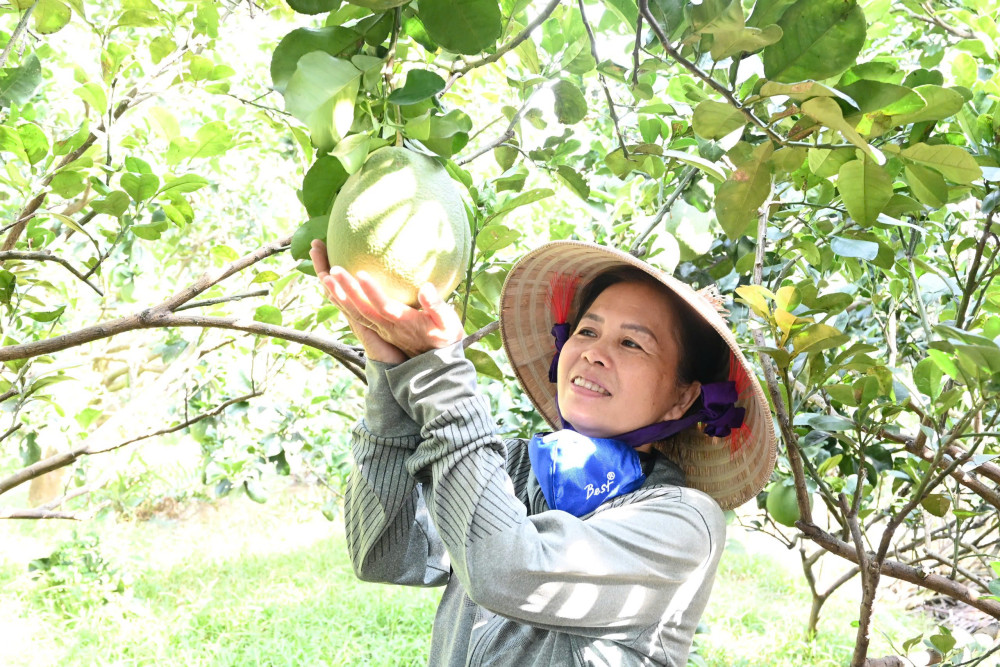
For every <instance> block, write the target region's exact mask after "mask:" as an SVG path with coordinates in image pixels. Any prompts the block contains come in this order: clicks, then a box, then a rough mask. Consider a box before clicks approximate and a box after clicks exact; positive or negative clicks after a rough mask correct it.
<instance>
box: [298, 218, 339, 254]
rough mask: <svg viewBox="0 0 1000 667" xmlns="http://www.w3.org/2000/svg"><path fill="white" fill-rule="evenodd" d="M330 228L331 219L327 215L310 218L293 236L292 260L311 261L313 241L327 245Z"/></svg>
mask: <svg viewBox="0 0 1000 667" xmlns="http://www.w3.org/2000/svg"><path fill="white" fill-rule="evenodd" d="M329 227H330V218H329V216H327V215H321V216H318V217H315V218H310V219H309V220H307V221H306V222H304V223H302V224H301V225H299V228H298V229H296V230H295V233H294V234H292V245H291V248H290V250H291V252H292V259H309V247H310V245H311V244H312V242H313V239H319V240H320V241H322V242H323V243H326V232H327V229H328V228H329Z"/></svg>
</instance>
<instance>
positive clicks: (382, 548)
mask: <svg viewBox="0 0 1000 667" xmlns="http://www.w3.org/2000/svg"><path fill="white" fill-rule="evenodd" d="M388 368H389V366H388V365H386V364H383V363H380V362H377V361H371V360H369V361H368V363H367V364H366V368H365V373H366V376H367V379H368V390H367V394H366V396H365V416H364V419H363V420H362V421H361V422H360V423H359V424H358V425H357V426H356V427H355V429H354V432H353V436H352V440H351V447H352V451H353V455H354V467H353V468H352V469H351V472H350V475H349V477H348V480H347V489H346V492H345V497H344V523H345V528H346V536H347V548H348V552H349V553H350V556H351V562H352V564H353V566H354V572H355V574H356V575H357V576H358V577H359V578H360V579H363V580H365V581H378V582H385V583H396V584H406V585H411V586H439V585H443V584H445V583H447V581H448V577H449V572H450V570H449V566H448V555H447V553H446V552H445V550H444V545H443V544H442V542H441V540H440V538H439V537H438V535H437V531H435V530H434V527H433V525H432V524H431V522H430V520H429V517H428V514H427V508H426V506H425V505H424V501H423V497H422V493H421V489H420V486H419V485H418V484H417V483H416V481H415V480H414V479H413V477H412V476H411V475H410V474H409V472H407V470H406V460H407V459H408V458H409V457H410V456H411V455H412V454H413V451H414V450H415V449H416V446H417V443H418V442H419V431H420V429H419V427H418V426H417V424H416V423H415V422H414V421H413V420H412V419H411V418H410V417H409V416H408V415H407V414H406V412H404V411H403V409H402V408H400V406H399V404H398V403H397V402H396V399H395V398H393V396H392V394H391V393H390V391H389V386H388V383H387V382H386V370H387V369H388Z"/></svg>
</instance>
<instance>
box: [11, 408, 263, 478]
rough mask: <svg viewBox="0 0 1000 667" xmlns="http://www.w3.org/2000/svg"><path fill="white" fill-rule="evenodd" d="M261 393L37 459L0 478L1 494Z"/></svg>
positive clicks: (176, 429)
mask: <svg viewBox="0 0 1000 667" xmlns="http://www.w3.org/2000/svg"><path fill="white" fill-rule="evenodd" d="M259 395H260V393H259V392H254V393H252V394H247V395H245V396H240V397H239V398H234V399H230V400H228V401H226V402H225V403H223V404H222V405H220V406H218V407H216V408H214V409H213V410H211V411H209V412H204V413H202V414H200V415H197V416H196V417H192V418H191V419H186V420H185V421H183V422H181V423H180V424H177V425H175V426H173V427H170V428H167V429H161V430H159V431H156V432H155V433H147V434H146V435H141V436H139V437H137V438H132V439H131V440H127V441H125V442H121V443H118V444H115V445H110V446H108V447H103V448H94V447H93V446H92V445H90V444H85V445H79V446H77V447H74V448H73V449H71V450H69V451H66V452H61V453H59V454H55V455H53V456H50V457H48V458H46V459H42V460H41V461H37V462H35V463H33V464H31V465H30V466H28V467H26V468H22V469H21V470H19V471H17V472H16V473H14V474H13V475H10V476H9V477H6V478H5V479H2V480H0V495H3V494H4V493H6V492H8V491H10V490H11V489H13V488H15V487H18V486H20V485H21V484H24V483H25V482H28V481H31V480H33V479H35V478H36V477H41V476H42V475H44V474H46V473H50V472H52V471H53V470H58V469H59V468H63V467H65V466H68V465H69V464H71V463H73V462H74V461H76V460H77V459H78V458H80V457H81V456H88V455H92V454H101V453H104V452H110V451H113V450H116V449H119V448H121V447H124V446H126V445H130V444H132V443H134V442H138V441H140V440H145V439H147V438H152V437H154V436H157V435H164V434H166V433H172V432H174V431H179V430H180V429H182V428H187V427H188V426H190V425H191V424H193V423H195V422H196V421H201V420H202V419H207V418H208V417H214V416H215V415H217V414H219V413H220V412H222V411H223V410H225V409H226V408H227V407H229V406H230V405H232V404H234V403H238V402H241V401H246V400H249V399H251V398H253V397H255V396H259Z"/></svg>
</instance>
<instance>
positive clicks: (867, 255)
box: [830, 236, 879, 262]
mask: <svg viewBox="0 0 1000 667" xmlns="http://www.w3.org/2000/svg"><path fill="white" fill-rule="evenodd" d="M830 248H831V249H832V250H833V253H834V254H835V255H837V256H838V257H852V258H854V259H864V260H868V261H869V262H870V261H872V260H874V259H875V258H876V257H878V250H879V248H878V244H877V243H875V242H873V241H865V240H862V239H849V238H845V237H843V236H834V237H833V238H832V239H830Z"/></svg>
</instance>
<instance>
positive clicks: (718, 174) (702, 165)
mask: <svg viewBox="0 0 1000 667" xmlns="http://www.w3.org/2000/svg"><path fill="white" fill-rule="evenodd" d="M660 154H661V155H662V156H663V158H664V159H673V160H677V161H678V162H683V163H684V164H686V165H688V166H690V167H695V168H697V169H699V170H701V171H703V172H704V173H705V174H707V175H708V176H710V177H711V178H713V179H714V180H716V181H718V182H720V183H721V182H722V181H724V180H726V173H725V172H724V171H722V170H721V169H719V167H718V165H716V164H715V163H714V162H712V161H711V160H706V159H705V158H702V157H699V156H697V155H692V154H691V153H684V152H682V151H675V150H669V149H667V150H663V151H662V152H661V153H660Z"/></svg>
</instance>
